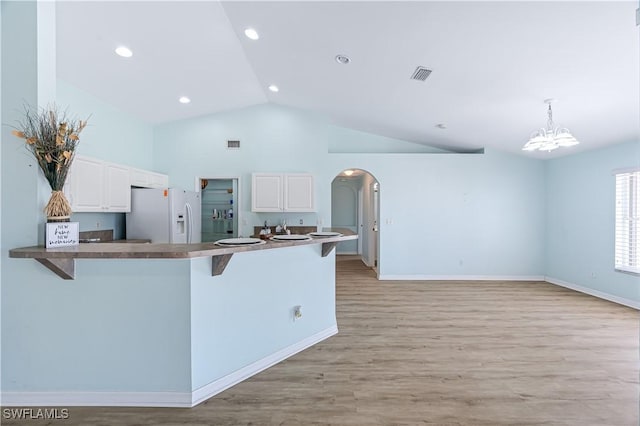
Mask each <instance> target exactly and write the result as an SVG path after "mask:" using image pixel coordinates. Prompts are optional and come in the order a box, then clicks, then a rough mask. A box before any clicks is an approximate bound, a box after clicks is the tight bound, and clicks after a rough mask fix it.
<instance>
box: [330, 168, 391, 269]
mask: <svg viewBox="0 0 640 426" xmlns="http://www.w3.org/2000/svg"><path fill="white" fill-rule="evenodd" d="M379 212H380V184H379V182H378V180H377V179H376V178H375V177H374V176H373V175H372V174H371V173H369V172H368V171H366V170H362V169H346V170H343V171H342V172H341V173H339V174H338V175H337V176H336V177H335V178H334V179H333V182H332V183H331V227H332V228H346V229H349V230H351V231H353V232H356V233H357V234H358V239H357V240H355V241H345V242H343V243H341V244H339V245H338V246H337V247H336V255H338V256H354V257H357V258H359V259H361V260H362V262H363V263H364V264H365V265H367V266H368V267H370V268H372V269H374V270H375V271H376V275H379V270H378V265H379V263H380V262H379V254H380V232H379V226H378V223H379V219H378V216H379Z"/></svg>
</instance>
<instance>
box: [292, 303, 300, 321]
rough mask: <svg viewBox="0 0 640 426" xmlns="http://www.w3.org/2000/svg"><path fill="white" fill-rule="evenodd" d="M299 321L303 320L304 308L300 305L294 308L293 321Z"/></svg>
mask: <svg viewBox="0 0 640 426" xmlns="http://www.w3.org/2000/svg"><path fill="white" fill-rule="evenodd" d="M299 319H302V306H300V305H298V306H294V307H293V320H294V321H297V320H299Z"/></svg>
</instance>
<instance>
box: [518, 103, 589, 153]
mask: <svg viewBox="0 0 640 426" xmlns="http://www.w3.org/2000/svg"><path fill="white" fill-rule="evenodd" d="M554 101H555V99H545V101H544V103H545V104H548V105H549V110H548V112H547V115H548V116H549V119H548V120H547V128H546V129H539V130H536V131H535V132H533V134H532V135H531V138H529V141H528V142H527V143H526V144H524V146H523V147H522V150H523V151H536V150H539V151H553V150H554V149H558V148H560V147H566V146H573V145H578V144H579V143H580V142H578V140H577V139H576V138H574V137H573V135H572V134H571V133H570V132H569V129H567V128H564V127H563V128H557V127H556V126H555V124H553V111H551V103H552V102H554Z"/></svg>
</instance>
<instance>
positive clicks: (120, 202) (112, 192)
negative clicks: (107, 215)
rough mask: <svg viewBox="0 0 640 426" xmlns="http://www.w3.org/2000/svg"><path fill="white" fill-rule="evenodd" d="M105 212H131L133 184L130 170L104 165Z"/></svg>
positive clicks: (115, 165) (114, 165)
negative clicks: (130, 178)
mask: <svg viewBox="0 0 640 426" xmlns="http://www.w3.org/2000/svg"><path fill="white" fill-rule="evenodd" d="M104 174H105V187H104V211H109V212H130V211H131V184H130V181H129V168H128V167H125V166H119V165H117V164H111V163H106V164H105V165H104Z"/></svg>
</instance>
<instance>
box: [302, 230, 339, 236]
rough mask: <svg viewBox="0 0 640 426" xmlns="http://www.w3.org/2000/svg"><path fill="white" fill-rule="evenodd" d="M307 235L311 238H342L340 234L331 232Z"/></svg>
mask: <svg viewBox="0 0 640 426" xmlns="http://www.w3.org/2000/svg"><path fill="white" fill-rule="evenodd" d="M309 235H311V236H312V237H342V234H341V233H339V232H331V231H324V232H310V233H309Z"/></svg>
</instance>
